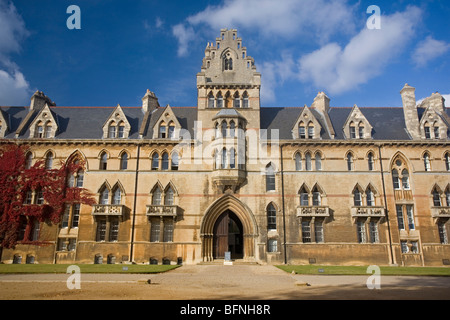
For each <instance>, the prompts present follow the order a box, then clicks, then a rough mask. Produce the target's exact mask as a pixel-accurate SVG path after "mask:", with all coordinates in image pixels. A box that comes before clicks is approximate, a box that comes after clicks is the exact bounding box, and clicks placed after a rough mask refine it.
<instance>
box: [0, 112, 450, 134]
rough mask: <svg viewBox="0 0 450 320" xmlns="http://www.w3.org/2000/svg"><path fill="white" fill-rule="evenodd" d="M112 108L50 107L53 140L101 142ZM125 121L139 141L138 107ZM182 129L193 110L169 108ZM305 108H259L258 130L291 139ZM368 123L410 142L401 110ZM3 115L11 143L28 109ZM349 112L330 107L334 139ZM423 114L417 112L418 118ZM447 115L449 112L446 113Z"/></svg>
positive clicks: (190, 123) (374, 115)
mask: <svg viewBox="0 0 450 320" xmlns="http://www.w3.org/2000/svg"><path fill="white" fill-rule="evenodd" d="M115 108H116V107H115V106H111V107H59V106H53V107H50V109H51V111H52V113H53V115H54V117H55V119H56V121H57V124H58V127H59V130H58V133H57V135H56V139H102V136H103V125H104V123H105V121H106V119H108V117H109V116H110V115H111V113H112V112H113V110H114V109H115ZM121 108H122V110H123V112H124V114H125V116H126V117H127V119H128V121H129V123H130V125H131V131H130V134H129V139H139V130H140V129H141V126H142V123H143V122H144V119H146V117H145V114H144V112H143V111H142V108H141V107H121ZM171 108H172V111H173V113H174V114H175V116H176V118H177V120H178V122H179V123H180V125H181V127H182V129H185V130H188V131H189V133H190V134H191V137H193V136H194V123H195V121H196V120H197V107H171ZM303 108H305V107H289V108H277V107H270V108H261V110H260V125H261V129H262V130H267V131H268V136H267V137H268V138H270V137H271V135H270V131H271V130H273V129H277V130H279V138H280V139H283V140H284V139H292V130H293V128H294V125H295V123H296V120H297V119H298V117H299V115H300V114H301V112H302V111H303ZM164 109H165V108H164V107H161V108H158V109H156V110H155V111H153V112H152V113H151V114H149V115H148V125H147V128H146V130H144V131H143V138H144V139H151V138H152V128H153V126H154V125H155V124H156V121H157V120H158V119H159V118H160V116H161V114H162V113H163V111H164ZM359 109H360V110H361V112H362V113H363V114H364V116H365V117H366V118H367V120H368V121H369V123H370V124H371V125H372V126H373V131H372V138H373V139H374V140H410V139H411V137H410V136H409V135H408V133H407V132H406V129H405V120H404V113H403V108H401V107H400V108H380V107H360V108H359ZM0 110H1V111H2V112H3V115H4V117H5V119H6V121H8V127H9V131H8V133H7V135H6V136H5V138H7V139H14V138H15V133H16V130H17V129H18V128H19V126H20V124H21V123H22V121H23V120H24V119H25V118H27V116H28V114H29V108H28V107H0ZM310 111H311V113H312V114H313V115H314V116H315V117H316V119H317V120H318V122H319V123H320V125H321V127H322V131H321V138H322V140H330V139H332V137H331V136H330V133H329V132H330V128H328V126H327V121H326V119H325V117H324V115H323V114H322V113H321V112H320V111H319V110H317V109H315V108H310ZM351 111H352V108H350V107H333V108H330V110H329V113H328V116H329V118H330V120H331V125H332V126H333V129H334V131H335V137H334V139H337V140H342V139H345V137H344V132H343V129H342V128H343V126H344V123H345V121H346V119H347V118H348V116H349V114H350V112H351ZM422 112H423V110H421V108H418V114H419V117H420V116H421V114H422ZM446 113H447V115H450V110H449V109H448V108H447V109H446ZM37 114H38V111H35V112H34V113H33V114H32V115H31V116H29V121H28V126H29V124H30V123H31V122H32V121H33V119H34V118H35V117H36V115H37ZM218 114H220V115H230V116H236V115H239V112H237V111H236V110H234V109H222V110H220V111H219V112H218ZM29 132H30V130H29V128H28V127H25V128H24V130H22V132H21V134H20V136H19V137H18V138H19V139H27V138H28V137H29Z"/></svg>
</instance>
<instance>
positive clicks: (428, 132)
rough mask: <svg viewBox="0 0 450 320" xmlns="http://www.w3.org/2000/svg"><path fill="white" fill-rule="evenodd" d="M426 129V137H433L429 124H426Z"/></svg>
mask: <svg viewBox="0 0 450 320" xmlns="http://www.w3.org/2000/svg"><path fill="white" fill-rule="evenodd" d="M424 130H425V139H431V132H430V127H429V126H428V125H425V127H424Z"/></svg>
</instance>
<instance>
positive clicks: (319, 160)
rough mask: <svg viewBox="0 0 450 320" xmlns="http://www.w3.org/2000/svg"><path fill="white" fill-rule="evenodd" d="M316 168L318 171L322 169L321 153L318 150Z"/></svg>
mask: <svg viewBox="0 0 450 320" xmlns="http://www.w3.org/2000/svg"><path fill="white" fill-rule="evenodd" d="M315 160H316V170H317V171H320V170H322V155H321V154H320V152H317V153H316V159H315Z"/></svg>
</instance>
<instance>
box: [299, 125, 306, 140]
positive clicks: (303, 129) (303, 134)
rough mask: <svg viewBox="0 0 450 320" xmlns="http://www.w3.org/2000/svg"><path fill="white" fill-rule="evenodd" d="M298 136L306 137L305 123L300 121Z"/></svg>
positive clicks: (300, 137)
mask: <svg viewBox="0 0 450 320" xmlns="http://www.w3.org/2000/svg"><path fill="white" fill-rule="evenodd" d="M298 138H299V139H306V129H305V126H304V125H303V123H300V126H299V127H298Z"/></svg>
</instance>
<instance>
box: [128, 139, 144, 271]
mask: <svg viewBox="0 0 450 320" xmlns="http://www.w3.org/2000/svg"><path fill="white" fill-rule="evenodd" d="M140 153H141V144H140V143H139V144H138V146H137V156H136V173H135V178H134V199H133V222H132V224H131V245H130V257H129V260H130V262H133V253H134V252H133V250H134V229H135V222H136V206H137V192H138V190H137V187H138V173H139V158H140Z"/></svg>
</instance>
